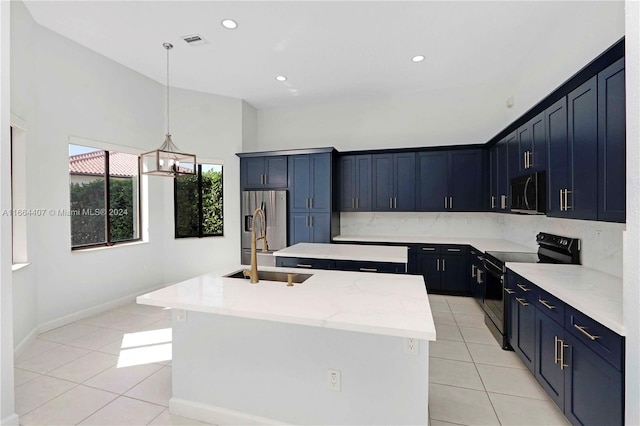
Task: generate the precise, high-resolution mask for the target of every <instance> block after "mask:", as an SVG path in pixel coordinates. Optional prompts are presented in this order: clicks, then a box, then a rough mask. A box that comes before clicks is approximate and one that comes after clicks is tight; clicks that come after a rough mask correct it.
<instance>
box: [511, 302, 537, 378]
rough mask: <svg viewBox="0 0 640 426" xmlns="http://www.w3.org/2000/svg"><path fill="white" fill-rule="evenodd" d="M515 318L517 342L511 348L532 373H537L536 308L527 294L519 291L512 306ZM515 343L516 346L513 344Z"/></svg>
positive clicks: (513, 325)
mask: <svg viewBox="0 0 640 426" xmlns="http://www.w3.org/2000/svg"><path fill="white" fill-rule="evenodd" d="M511 309H512V312H513V316H515V319H516V321H515V323H513V324H512V327H515V328H516V329H515V331H514V337H515V342H512V344H511V346H512V347H513V350H514V351H516V353H517V354H518V355H520V358H521V359H522V361H523V362H524V364H525V365H526V366H527V368H528V369H529V370H530V371H531V372H534V371H535V368H534V367H535V353H536V307H535V306H534V305H533V303H532V301H531V299H530V298H529V296H528V295H527V294H526V292H523V291H519V292H518V293H517V294H515V297H514V298H513V303H512V304H511ZM513 343H515V344H513Z"/></svg>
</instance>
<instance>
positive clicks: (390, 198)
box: [389, 197, 393, 209]
mask: <svg viewBox="0 0 640 426" xmlns="http://www.w3.org/2000/svg"><path fill="white" fill-rule="evenodd" d="M389 208H390V209H392V208H393V197H389Z"/></svg>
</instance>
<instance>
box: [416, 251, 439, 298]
mask: <svg viewBox="0 0 640 426" xmlns="http://www.w3.org/2000/svg"><path fill="white" fill-rule="evenodd" d="M417 258H418V264H417V266H418V273H420V274H421V275H422V276H423V278H424V283H425V285H426V287H427V292H429V293H438V292H440V256H439V255H433V254H424V253H418V256H417Z"/></svg>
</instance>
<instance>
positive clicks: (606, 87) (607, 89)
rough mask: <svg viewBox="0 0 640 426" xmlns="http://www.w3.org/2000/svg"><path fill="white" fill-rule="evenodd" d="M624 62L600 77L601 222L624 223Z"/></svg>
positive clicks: (599, 204) (612, 67)
mask: <svg viewBox="0 0 640 426" xmlns="http://www.w3.org/2000/svg"><path fill="white" fill-rule="evenodd" d="M625 144H626V136H625V85H624V58H622V59H619V60H618V61H616V62H614V63H613V64H612V65H610V66H609V67H608V68H606V69H605V70H604V71H602V72H600V73H599V74H598V220H606V221H614V222H624V221H625V216H626V215H625V208H626V203H625V188H626V184H625V175H626V167H625V160H626V147H625Z"/></svg>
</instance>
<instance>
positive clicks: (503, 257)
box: [476, 232, 580, 349]
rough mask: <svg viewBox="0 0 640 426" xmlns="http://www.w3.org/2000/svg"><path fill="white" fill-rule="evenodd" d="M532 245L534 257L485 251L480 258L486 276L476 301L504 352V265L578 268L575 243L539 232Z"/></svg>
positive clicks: (578, 262)
mask: <svg viewBox="0 0 640 426" xmlns="http://www.w3.org/2000/svg"><path fill="white" fill-rule="evenodd" d="M536 242H537V243H538V251H537V252H535V253H533V252H532V253H528V252H504V251H487V252H486V253H485V255H484V267H485V270H486V274H487V275H486V285H485V294H484V298H483V299H482V300H479V299H476V300H478V303H480V305H481V306H482V308H483V310H484V312H485V323H486V324H487V326H488V327H489V330H491V332H492V334H493V335H494V336H495V338H496V339H497V340H498V342H499V343H500V344H501V345H502V347H503V348H504V349H510V347H509V343H508V342H507V337H506V327H505V321H506V318H505V311H506V310H505V298H504V282H505V279H506V272H507V268H506V266H505V263H507V262H515V263H557V264H571V265H579V264H580V240H579V239H576V238H569V237H562V236H559V235H552V234H547V233H544V232H540V233H539V234H538V235H537V236H536Z"/></svg>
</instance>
